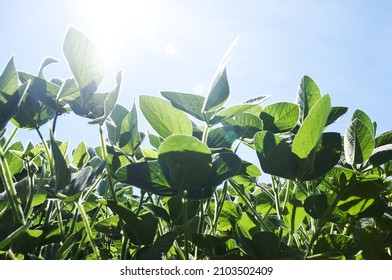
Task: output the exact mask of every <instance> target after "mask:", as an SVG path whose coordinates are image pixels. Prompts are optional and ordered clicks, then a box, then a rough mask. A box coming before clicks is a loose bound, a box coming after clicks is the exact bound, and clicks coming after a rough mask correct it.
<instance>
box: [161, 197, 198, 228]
mask: <svg viewBox="0 0 392 280" xmlns="http://www.w3.org/2000/svg"><path fill="white" fill-rule="evenodd" d="M183 203H184V202H183V201H182V198H181V197H179V196H173V197H171V198H170V199H169V201H168V202H167V206H168V208H169V215H170V219H171V221H172V224H173V225H183V224H184V215H185V213H184V204H183ZM186 205H187V206H186V207H187V217H186V220H187V221H189V220H191V219H192V218H193V217H195V216H196V214H197V212H198V211H199V205H200V203H199V202H198V201H195V200H188V201H187V202H186Z"/></svg>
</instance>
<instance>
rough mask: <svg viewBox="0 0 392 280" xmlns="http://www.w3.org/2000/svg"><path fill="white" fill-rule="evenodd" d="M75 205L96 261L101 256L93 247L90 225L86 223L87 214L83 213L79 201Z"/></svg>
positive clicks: (94, 246) (95, 247)
mask: <svg viewBox="0 0 392 280" xmlns="http://www.w3.org/2000/svg"><path fill="white" fill-rule="evenodd" d="M75 204H76V207H77V208H78V210H79V213H80V216H81V217H82V220H83V224H84V226H85V227H86V232H87V235H88V238H89V239H90V243H91V247H93V250H94V254H95V256H96V258H97V259H101V256H100V254H99V250H98V248H97V246H96V245H95V242H94V238H93V232H92V230H91V227H90V224H89V222H88V218H87V214H86V212H85V211H84V209H83V206H82V205H81V204H80V202H79V201H78V202H75Z"/></svg>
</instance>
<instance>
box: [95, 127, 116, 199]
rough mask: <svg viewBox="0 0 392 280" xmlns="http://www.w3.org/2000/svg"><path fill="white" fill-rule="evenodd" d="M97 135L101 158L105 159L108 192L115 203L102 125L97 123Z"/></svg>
mask: <svg viewBox="0 0 392 280" xmlns="http://www.w3.org/2000/svg"><path fill="white" fill-rule="evenodd" d="M99 136H100V140H101V148H102V157H103V160H105V161H106V164H105V167H106V175H107V178H108V183H109V189H110V193H111V195H112V199H113V200H114V201H115V202H116V203H117V196H116V192H115V190H114V185H113V181H112V175H111V170H110V166H109V163H108V152H107V150H106V145H105V139H104V135H103V130H102V125H99Z"/></svg>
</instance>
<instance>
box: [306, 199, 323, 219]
mask: <svg viewBox="0 0 392 280" xmlns="http://www.w3.org/2000/svg"><path fill="white" fill-rule="evenodd" d="M327 208H328V201H327V196H326V195H325V194H318V195H311V196H308V197H307V198H306V199H305V201H304V209H305V211H306V213H308V214H309V215H310V216H311V217H312V218H314V219H321V218H322V217H324V215H325V212H326V210H327Z"/></svg>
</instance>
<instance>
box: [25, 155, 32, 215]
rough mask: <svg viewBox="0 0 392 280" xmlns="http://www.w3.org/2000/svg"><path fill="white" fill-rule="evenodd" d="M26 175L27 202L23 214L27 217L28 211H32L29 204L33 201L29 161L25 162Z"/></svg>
mask: <svg viewBox="0 0 392 280" xmlns="http://www.w3.org/2000/svg"><path fill="white" fill-rule="evenodd" d="M27 172H28V173H27V175H28V177H29V184H28V188H29V198H28V199H27V203H26V206H25V209H24V215H25V217H29V216H30V213H31V211H32V209H31V205H32V203H33V197H34V174H33V172H32V171H31V167H30V162H27Z"/></svg>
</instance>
